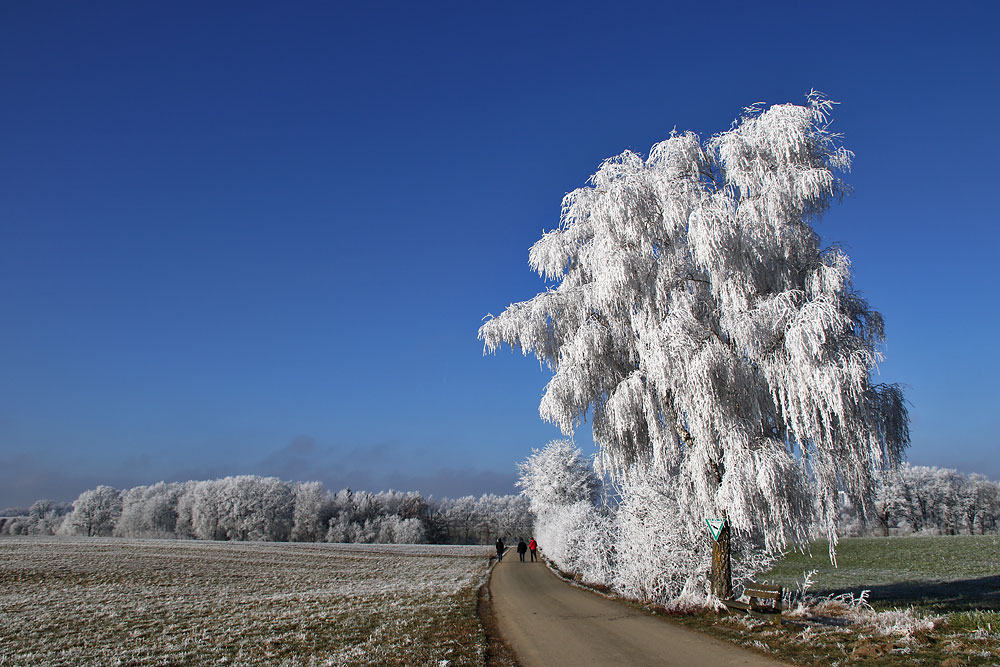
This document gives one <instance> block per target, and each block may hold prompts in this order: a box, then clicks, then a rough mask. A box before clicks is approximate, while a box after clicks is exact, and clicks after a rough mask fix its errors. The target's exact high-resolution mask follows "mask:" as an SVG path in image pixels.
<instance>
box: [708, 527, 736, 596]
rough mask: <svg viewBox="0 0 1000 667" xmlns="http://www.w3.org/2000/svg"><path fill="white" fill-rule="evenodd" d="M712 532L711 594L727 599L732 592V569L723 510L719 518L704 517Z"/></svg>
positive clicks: (727, 531) (727, 530)
mask: <svg viewBox="0 0 1000 667" xmlns="http://www.w3.org/2000/svg"><path fill="white" fill-rule="evenodd" d="M705 523H707V524H708V529H709V531H711V533H712V571H711V572H710V573H709V575H708V576H709V581H710V583H711V585H712V594H713V595H714V596H716V597H717V598H719V599H720V600H725V599H728V598H729V597H731V596H732V594H733V569H732V562H731V560H730V555H729V552H730V542H729V540H730V538H729V521H728V520H726V513H725V511H723V512H722V518H721V519H705Z"/></svg>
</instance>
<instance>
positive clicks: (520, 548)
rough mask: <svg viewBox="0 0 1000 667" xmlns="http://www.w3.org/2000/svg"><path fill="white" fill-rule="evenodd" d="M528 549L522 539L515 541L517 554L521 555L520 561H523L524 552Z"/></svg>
mask: <svg viewBox="0 0 1000 667" xmlns="http://www.w3.org/2000/svg"><path fill="white" fill-rule="evenodd" d="M527 550H528V545H527V544H525V543H524V540H518V542H517V555H518V556H520V557H521V562H522V563H523V562H524V552H525V551H527Z"/></svg>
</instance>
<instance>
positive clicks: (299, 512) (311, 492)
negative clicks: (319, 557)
mask: <svg viewBox="0 0 1000 667" xmlns="http://www.w3.org/2000/svg"><path fill="white" fill-rule="evenodd" d="M332 516H333V499H332V498H331V497H330V494H329V493H328V492H327V491H326V489H324V488H323V484H322V483H320V482H303V483H300V484H296V485H295V511H294V516H293V519H292V533H291V539H292V541H294V542H318V541H320V540H322V539H324V536H325V535H326V533H327V530H328V528H329V522H330V518H331V517H332Z"/></svg>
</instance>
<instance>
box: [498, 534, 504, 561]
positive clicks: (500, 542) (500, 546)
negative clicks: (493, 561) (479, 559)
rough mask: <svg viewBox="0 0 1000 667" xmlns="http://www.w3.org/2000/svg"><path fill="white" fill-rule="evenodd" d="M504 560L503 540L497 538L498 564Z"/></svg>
mask: <svg viewBox="0 0 1000 667" xmlns="http://www.w3.org/2000/svg"><path fill="white" fill-rule="evenodd" d="M502 560H503V540H501V539H500V538H499V537H498V538H497V562H499V561H502Z"/></svg>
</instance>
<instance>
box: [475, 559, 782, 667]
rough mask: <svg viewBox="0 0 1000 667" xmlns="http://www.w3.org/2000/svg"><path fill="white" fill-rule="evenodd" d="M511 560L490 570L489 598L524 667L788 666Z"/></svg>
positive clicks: (543, 569) (542, 567)
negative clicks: (491, 573) (587, 666)
mask: <svg viewBox="0 0 1000 667" xmlns="http://www.w3.org/2000/svg"><path fill="white" fill-rule="evenodd" d="M511 555H513V552H511V553H510V554H508V556H507V558H506V559H504V561H503V562H501V563H499V564H498V565H497V566H496V568H495V569H494V570H493V575H492V577H491V579H490V592H491V593H492V597H493V610H494V613H495V614H496V619H497V625H498V626H499V629H500V632H501V633H502V634H503V636H504V639H506V640H507V641H508V642H509V643H510V645H511V647H512V648H513V650H514V653H515V654H516V655H517V659H518V661H519V662H520V664H521V665H522V667H535V666H536V665H537V666H539V667H541V666H545V667H558V666H559V665H572V666H573V667H581V666H585V665H616V667H628V666H629V665H642V666H644V667H645V666H651V665H677V666H679V667H681V666H683V667H698V666H700V665H704V666H705V667H718V666H719V665H748V666H752V667H758V666H760V667H763V666H765V665H767V666H769V667H770V666H775V665H782V664H784V663H780V662H776V661H774V660H771V659H768V658H765V657H762V656H759V655H757V654H755V653H751V652H750V651H746V650H744V649H741V648H739V647H736V646H733V645H731V644H727V643H725V642H722V641H719V640H717V639H713V638H711V637H707V636H705V635H702V634H700V633H697V632H694V631H692V630H688V629H686V628H682V627H679V626H676V625H673V624H671V623H669V622H667V621H665V620H663V619H661V618H657V617H655V616H651V615H649V614H647V613H645V612H642V611H640V610H638V609H635V608H632V607H628V606H626V605H623V604H620V603H618V602H615V601H613V600H608V599H606V598H603V597H600V596H598V595H595V594H593V593H589V592H587V591H584V590H581V589H579V588H576V587H574V586H570V585H569V584H567V583H566V582H564V581H562V580H560V579H559V578H558V577H556V576H555V575H554V574H553V573H552V572H551V571H549V569H548V568H547V567H546V566H545V565H544V564H543V563H531V562H526V563H522V562H520V561H518V560H517V559H515V558H511V557H510V556H511Z"/></svg>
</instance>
